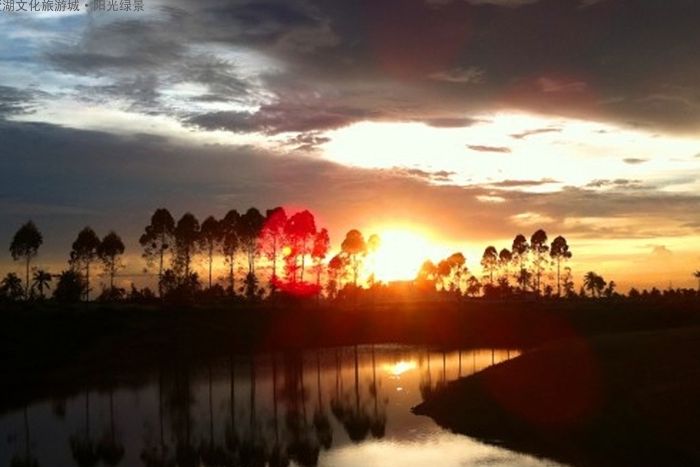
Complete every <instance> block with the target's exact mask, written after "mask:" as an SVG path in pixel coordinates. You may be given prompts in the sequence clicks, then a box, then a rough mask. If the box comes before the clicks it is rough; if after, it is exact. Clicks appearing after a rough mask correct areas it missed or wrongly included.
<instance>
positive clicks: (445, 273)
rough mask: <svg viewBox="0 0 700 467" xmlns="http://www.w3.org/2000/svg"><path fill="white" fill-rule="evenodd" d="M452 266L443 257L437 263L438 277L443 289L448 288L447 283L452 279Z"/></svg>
mask: <svg viewBox="0 0 700 467" xmlns="http://www.w3.org/2000/svg"><path fill="white" fill-rule="evenodd" d="M451 272H452V267H451V266H450V263H449V262H448V261H447V260H446V259H442V260H440V261H439V262H438V264H437V278H438V279H439V280H440V288H441V289H442V290H443V291H446V290H447V284H448V283H449V280H450V274H451Z"/></svg>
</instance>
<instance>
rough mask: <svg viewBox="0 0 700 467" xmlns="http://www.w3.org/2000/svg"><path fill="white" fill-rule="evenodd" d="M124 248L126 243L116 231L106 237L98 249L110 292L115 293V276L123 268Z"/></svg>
mask: <svg viewBox="0 0 700 467" xmlns="http://www.w3.org/2000/svg"><path fill="white" fill-rule="evenodd" d="M124 248H125V247H124V242H122V239H121V237H120V236H119V235H117V234H116V233H115V232H114V231H112V232H109V233H108V234H107V235H105V237H104V238H103V239H102V242H100V246H99V247H98V248H97V255H98V256H99V258H100V260H101V261H102V264H103V266H104V272H105V274H107V276H108V277H109V290H110V292H111V291H114V276H116V275H117V272H118V271H119V269H121V268H122V267H123V265H122V263H121V256H122V255H123V254H124Z"/></svg>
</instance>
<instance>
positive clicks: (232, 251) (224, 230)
mask: <svg viewBox="0 0 700 467" xmlns="http://www.w3.org/2000/svg"><path fill="white" fill-rule="evenodd" d="M240 219H241V215H240V214H238V211H236V210H235V209H231V210H230V211H229V212H228V213H226V215H225V216H224V218H223V219H222V220H221V221H220V223H221V252H222V253H223V255H224V261H225V262H226V264H227V265H228V268H229V271H228V280H229V288H230V291H231V293H232V294H235V293H236V280H235V266H236V253H238V248H239V247H240V240H239V238H238V223H239V221H240Z"/></svg>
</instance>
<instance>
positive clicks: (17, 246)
mask: <svg viewBox="0 0 700 467" xmlns="http://www.w3.org/2000/svg"><path fill="white" fill-rule="evenodd" d="M43 241H44V239H43V237H42V236H41V232H39V229H37V228H36V225H34V222H32V221H29V222H27V223H26V224H24V225H23V226H22V227H20V228H19V230H18V231H17V233H15V236H14V237H13V238H12V243H10V253H11V254H12V259H14V260H15V261H18V260H20V259H23V260H24V262H25V283H24V298H25V300H28V299H29V290H30V286H29V265H30V263H31V261H32V258H33V257H35V256H36V255H37V253H38V252H39V247H40V246H41V244H42V243H43Z"/></svg>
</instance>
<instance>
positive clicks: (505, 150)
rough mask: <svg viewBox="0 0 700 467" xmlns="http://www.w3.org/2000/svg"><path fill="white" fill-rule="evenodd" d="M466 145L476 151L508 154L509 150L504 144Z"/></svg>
mask: <svg viewBox="0 0 700 467" xmlns="http://www.w3.org/2000/svg"><path fill="white" fill-rule="evenodd" d="M467 147H468V148H469V149H471V150H472V151H478V152H497V153H501V154H509V153H510V152H511V150H510V148H507V147H504V146H482V145H472V144H468V145H467Z"/></svg>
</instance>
